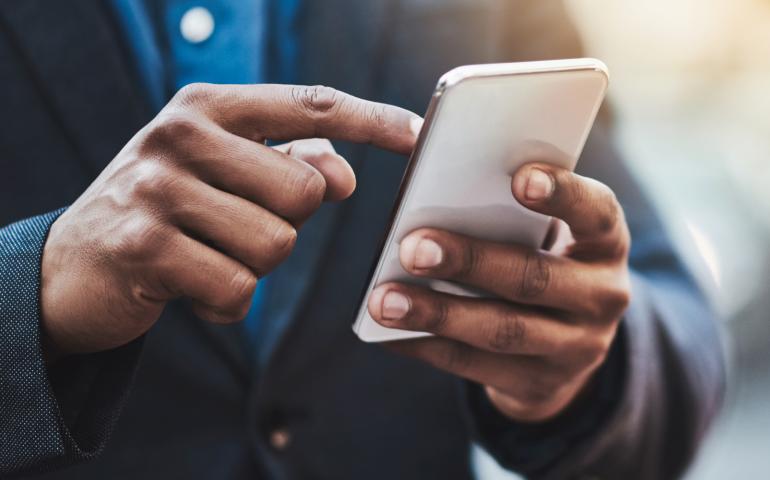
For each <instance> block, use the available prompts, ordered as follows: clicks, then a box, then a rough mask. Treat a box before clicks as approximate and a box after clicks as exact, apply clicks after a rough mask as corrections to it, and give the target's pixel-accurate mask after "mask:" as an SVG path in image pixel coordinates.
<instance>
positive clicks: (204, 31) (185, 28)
mask: <svg viewBox="0 0 770 480" xmlns="http://www.w3.org/2000/svg"><path fill="white" fill-rule="evenodd" d="M179 31H180V32H182V37H183V38H184V39H185V40H187V41H188V42H190V43H201V42H205V41H206V40H208V39H209V37H211V34H212V33H214V16H213V15H211V12H209V11H208V9H206V8H203V7H193V8H191V9H189V10H187V11H186V12H185V13H184V15H182V20H181V21H180V22H179Z"/></svg>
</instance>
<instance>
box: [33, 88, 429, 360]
mask: <svg viewBox="0 0 770 480" xmlns="http://www.w3.org/2000/svg"><path fill="white" fill-rule="evenodd" d="M415 121H419V117H418V116H417V115H415V114H413V113H411V112H408V111H406V110H403V109H400V108H397V107H393V106H390V105H383V104H379V103H374V102H368V101H365V100H361V99H358V98H355V97H352V96H350V95H346V94H344V93H342V92H338V91H335V90H333V89H330V88H326V87H304V86H285V85H248V86H245V85H244V86H236V85H206V84H196V85H190V86H188V87H186V88H184V89H182V90H181V91H180V92H179V93H178V94H177V95H176V96H175V97H174V98H173V99H172V100H171V101H170V102H169V104H168V105H166V107H165V108H164V109H163V110H162V111H161V112H160V113H159V114H158V116H157V117H156V118H155V119H154V120H152V122H150V123H149V124H148V125H147V126H146V127H144V128H143V129H142V130H141V131H139V132H138V133H137V134H136V135H135V136H134V138H132V139H131V140H130V141H129V143H128V144H127V145H126V146H125V147H124V148H123V150H121V152H120V153H118V155H117V156H116V157H115V158H114V159H113V160H112V162H111V163H110V164H109V165H108V166H107V167H106V168H105V170H104V171H103V172H102V173H101V175H99V177H98V178H97V179H96V180H95V181H94V182H93V183H92V184H91V185H90V186H89V188H88V189H87V190H86V191H85V192H84V193H83V194H82V195H81V196H80V198H78V199H77V200H76V201H75V203H74V204H73V205H72V206H71V207H70V208H69V209H68V210H67V211H66V212H65V213H64V214H63V215H62V216H61V217H60V218H59V219H57V220H56V222H55V223H54V224H53V226H52V228H51V232H50V235H49V237H48V240H47V242H46V245H45V249H44V252H43V262H42V290H41V305H42V319H43V331H44V333H45V336H44V338H45V340H46V342H47V347H48V348H47V350H48V356H49V359H50V360H51V361H53V360H55V359H56V358H57V357H59V356H62V355H68V354H72V353H86V352H96V351H102V350H107V349H111V348H115V347H118V346H121V345H124V344H126V343H128V342H130V341H131V340H133V339H135V338H137V337H139V336H140V335H142V334H144V333H145V332H146V331H147V330H149V329H150V328H151V327H152V325H153V324H154V323H155V322H156V321H157V319H158V317H159V316H160V313H161V311H162V310H163V308H164V307H165V305H166V303H167V302H169V301H171V300H174V299H177V298H187V299H190V300H191V302H192V308H193V310H194V311H195V313H196V314H197V315H198V316H199V317H201V318H202V319H204V320H208V321H210V322H215V323H232V322H236V321H239V320H241V319H243V318H244V316H245V315H246V312H247V311H248V309H249V306H250V304H251V298H252V296H253V293H254V290H255V288H256V285H257V280H258V278H259V277H261V276H263V275H265V274H266V273H268V272H270V271H271V270H272V269H273V268H275V267H276V266H277V265H278V264H279V263H280V262H281V261H283V259H285V258H286V257H287V256H288V255H289V253H290V252H291V250H292V248H293V247H294V243H295V241H296V238H297V230H298V229H299V227H300V226H301V225H302V223H303V222H304V221H305V220H306V219H307V218H308V217H309V216H310V215H312V214H313V212H315V210H316V209H318V207H319V206H320V205H321V203H322V202H323V201H324V200H340V199H342V198H345V197H347V196H348V195H350V193H351V192H352V191H353V189H354V188H355V176H354V174H353V171H352V169H351V168H350V166H349V165H348V164H347V162H346V161H345V160H344V159H343V158H342V157H340V156H339V155H337V154H336V153H334V149H333V148H332V147H331V144H330V143H329V142H328V140H318V139H316V140H302V141H299V142H293V143H290V144H288V145H284V146H282V147H279V148H270V147H267V146H265V145H264V141H265V140H266V139H271V140H276V141H293V140H296V139H306V138H312V137H326V138H334V139H340V140H347V141H351V142H358V143H372V144H374V145H376V146H378V147H381V148H385V149H389V150H392V151H395V152H398V153H402V154H407V153H409V152H410V151H411V149H412V147H413V145H414V142H415V139H416V133H415V129H414V128H412V126H411V123H413V122H415Z"/></svg>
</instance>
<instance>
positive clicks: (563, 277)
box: [399, 228, 628, 319]
mask: <svg viewBox="0 0 770 480" xmlns="http://www.w3.org/2000/svg"><path fill="white" fill-rule="evenodd" d="M399 257H400V261H401V265H402V266H403V267H404V270H406V271H407V272H408V273H410V274H412V275H414V276H417V277H423V278H436V279H441V280H449V281H453V282H458V283H462V284H465V285H468V286H471V287H475V288H477V289H481V290H484V291H486V292H489V293H492V294H494V295H496V296H498V297H501V298H503V299H506V300H510V301H513V302H517V303H522V304H529V305H538V306H544V307H550V308H557V309H560V310H565V311H568V312H580V313H585V314H588V316H589V317H591V318H594V317H596V318H602V319H603V318H604V316H605V315H613V314H614V313H616V311H618V310H619V309H622V308H625V305H627V302H628V293H627V292H628V290H627V289H626V288H625V287H626V279H625V276H624V271H623V270H619V269H617V268H614V266H612V265H607V266H605V265H599V264H597V265H593V264H584V263H581V262H578V261H576V260H574V259H571V258H568V257H563V256H557V255H553V254H551V253H549V252H545V251H542V250H533V249H530V248H525V247H520V246H518V245H508V244H504V243H497V242H489V241H485V240H479V239H476V238H472V237H468V236H465V235H460V234H456V233H451V232H447V231H445V230H436V229H431V228H421V229H418V230H415V231H414V232H411V233H410V234H408V235H407V236H406V237H404V238H403V239H402V240H401V243H400V247H399ZM613 307H614V308H613Z"/></svg>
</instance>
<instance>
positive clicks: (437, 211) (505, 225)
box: [353, 58, 609, 342]
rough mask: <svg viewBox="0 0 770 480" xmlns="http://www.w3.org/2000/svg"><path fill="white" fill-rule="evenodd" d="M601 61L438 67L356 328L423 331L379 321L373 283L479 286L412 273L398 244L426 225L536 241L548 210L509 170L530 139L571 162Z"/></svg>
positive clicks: (589, 117)
mask: <svg viewBox="0 0 770 480" xmlns="http://www.w3.org/2000/svg"><path fill="white" fill-rule="evenodd" d="M608 80H609V77H608V73H607V67H606V66H605V65H604V64H603V63H602V62H601V61H599V60H595V59H588V58H584V59H574V60H553V61H543V62H523V63H500V64H486V65H467V66H462V67H458V68H455V69H453V70H451V71H449V72H447V73H446V74H444V75H443V76H442V77H441V79H440V80H439V81H438V85H437V86H436V90H435V92H434V94H433V97H432V98H431V102H430V105H429V107H428V112H427V114H426V116H425V124H424V125H423V128H422V131H421V132H420V136H419V139H418V141H417V146H416V148H415V150H414V153H413V154H412V157H411V159H410V160H409V164H408V166H407V169H406V173H405V174H404V179H403V181H402V183H401V188H400V192H399V195H398V200H397V202H396V205H395V207H394V210H393V213H392V216H391V221H390V225H389V227H388V231H387V233H386V236H385V239H384V243H383V246H382V249H381V252H380V256H379V258H378V259H377V260H376V263H375V265H374V266H373V268H372V272H371V275H370V279H369V282H368V285H367V286H366V290H365V292H364V294H363V299H362V301H361V306H360V309H359V311H358V316H357V318H356V321H355V323H354V324H353V330H354V331H355V333H356V334H357V335H358V337H359V338H360V339H361V340H364V341H366V342H382V341H389V340H401V339H407V338H415V337H421V336H426V335H429V334H427V333H423V332H413V331H405V330H396V329H390V328H385V327H383V326H381V325H380V324H378V323H377V322H375V321H374V320H373V319H372V318H371V316H370V315H369V311H368V309H367V302H368V299H369V295H370V294H371V292H372V290H373V289H374V288H375V287H376V286H377V285H379V284H381V283H384V282H390V281H403V282H409V283H417V284H423V285H426V286H428V287H430V288H433V289H435V290H439V291H444V292H448V293H454V294H460V295H476V294H477V293H476V292H472V291H470V290H466V289H464V288H462V287H460V286H458V285H453V284H449V283H448V282H442V281H431V280H427V279H422V278H417V277H413V276H411V275H409V274H407V273H406V271H404V269H403V268H402V267H401V263H400V262H399V254H398V251H399V243H400V241H401V239H402V238H403V237H404V236H406V235H407V234H408V233H410V232H412V231H413V230H415V229H417V228H421V227H432V228H439V229H444V230H449V231H452V232H456V233H461V234H465V235H469V236H473V237H477V238H481V239H485V240H491V241H497V242H508V243H517V244H521V245H525V246H529V247H534V248H537V247H540V246H541V245H542V243H543V240H544V237H545V235H546V233H547V230H548V226H549V222H550V219H549V217H547V216H545V215H542V214H539V213H535V212H532V211H531V210H528V209H526V208H524V207H523V206H521V205H520V204H519V203H518V202H517V201H516V199H515V198H514V197H513V195H512V193H511V176H512V175H513V173H514V172H515V171H516V170H517V169H518V168H519V167H520V166H521V164H522V163H523V162H524V161H525V160H526V157H525V156H523V155H521V154H520V153H521V152H522V151H523V150H526V149H527V148H530V147H531V146H532V145H537V144H543V143H545V144H549V145H550V146H552V147H555V148H557V149H558V150H559V151H560V152H561V153H563V155H559V156H558V157H559V160H557V161H559V162H563V164H561V165H559V166H561V167H564V168H569V169H574V168H575V164H576V163H577V159H578V157H579V156H580V152H581V151H582V149H583V145H584V144H585V141H586V138H587V137H588V133H589V131H590V130H591V126H592V125H593V122H594V119H595V118H596V114H597V112H598V111H599V107H600V105H601V103H602V100H603V99H604V94H605V91H606V89H607V84H608Z"/></svg>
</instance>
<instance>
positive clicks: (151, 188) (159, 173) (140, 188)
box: [129, 161, 177, 204]
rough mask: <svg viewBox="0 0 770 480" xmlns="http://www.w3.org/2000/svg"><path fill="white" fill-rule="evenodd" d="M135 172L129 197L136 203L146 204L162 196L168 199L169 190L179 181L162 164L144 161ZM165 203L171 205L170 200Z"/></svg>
mask: <svg viewBox="0 0 770 480" xmlns="http://www.w3.org/2000/svg"><path fill="white" fill-rule="evenodd" d="M133 170H134V171H133V182H132V184H131V185H130V187H129V196H130V198H131V200H132V201H134V202H136V203H146V202H148V201H152V200H154V199H157V198H158V197H160V196H164V197H168V192H169V190H170V189H171V188H172V186H173V185H174V183H176V181H177V180H176V178H175V176H174V175H171V174H170V172H169V171H168V170H167V168H166V167H164V166H163V165H162V164H161V163H160V162H155V161H142V162H139V163H138V164H137V165H136V166H135V167H134V169H133ZM164 203H166V204H169V203H170V201H169V198H165V199H164Z"/></svg>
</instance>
